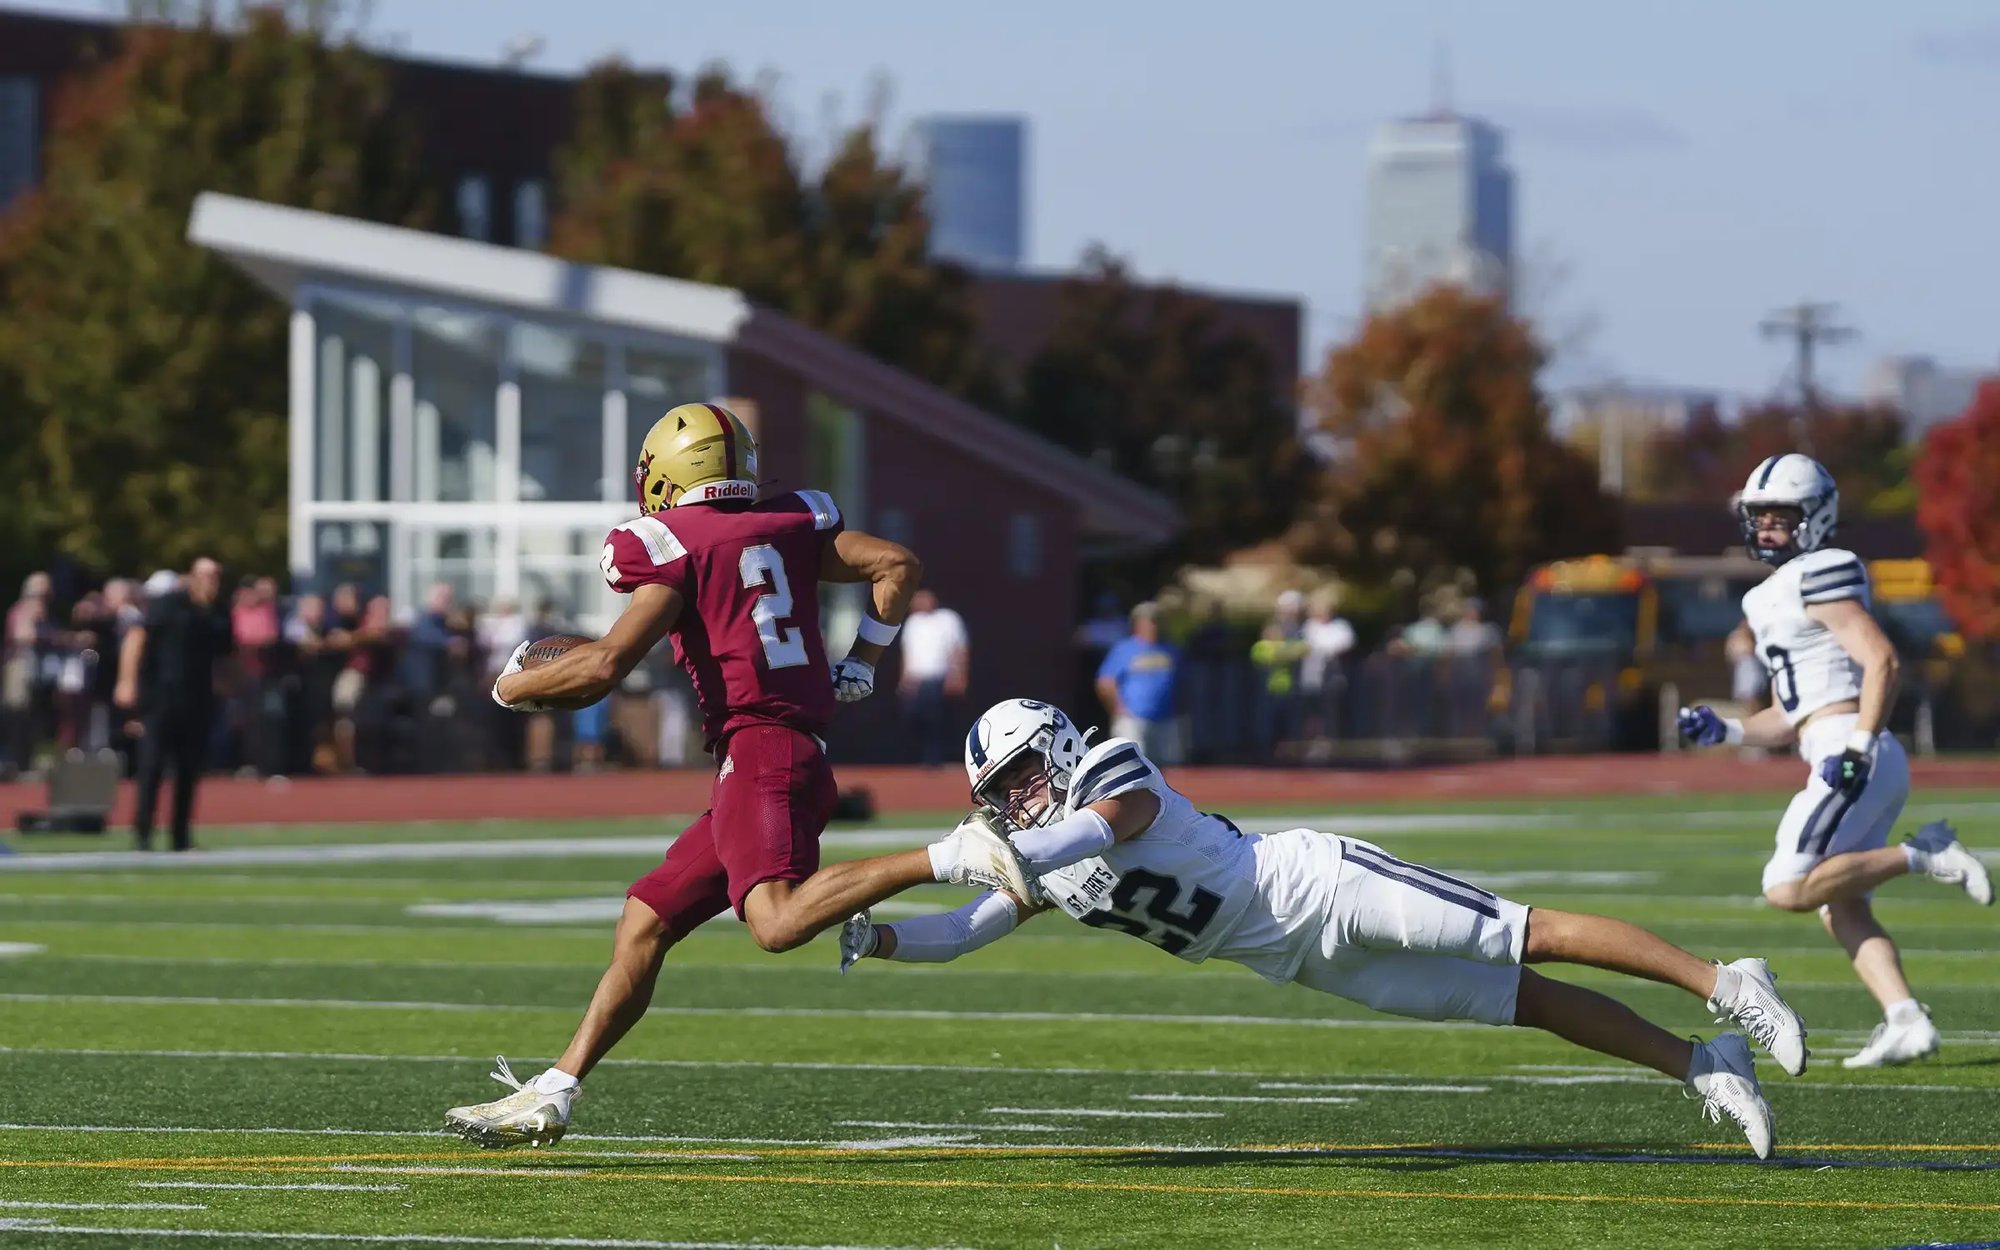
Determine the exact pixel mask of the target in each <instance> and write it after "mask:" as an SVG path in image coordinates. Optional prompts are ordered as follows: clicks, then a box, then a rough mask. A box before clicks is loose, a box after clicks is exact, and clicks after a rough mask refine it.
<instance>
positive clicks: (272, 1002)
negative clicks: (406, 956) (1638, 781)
mask: <svg viewBox="0 0 2000 1250" xmlns="http://www.w3.org/2000/svg"><path fill="white" fill-rule="evenodd" d="M0 1002H9V1003H127V1004H134V1005H142V1006H156V1007H183V1006H192V1007H325V1008H331V1009H338V1010H360V1011H454V1012H456V1011H560V1012H564V1013H567V1014H572V1015H573V1014H575V1012H576V1008H575V1007H574V1006H569V1005H564V1006H560V1007H553V1006H547V1005H542V1004H533V1003H437V1002H420V1001H410V1000H382V1001H377V1000H375V999H365V998H222V997H219V996H216V995H187V996H180V997H175V996H170V995H164V994H0ZM648 1014H650V1015H660V1016H770V1017H778V1018H782V1019H804V1020H819V1019H829V1020H836V1019H837V1020H1020V1021H1026V1022H1036V1023H1049V1022H1054V1023H1064V1024H1073V1023H1117V1022H1124V1021H1131V1022H1137V1023H1143V1024H1227V1025H1278V1026H1291V1027H1296V1028H1306V1029H1419V1030H1427V1031H1429V1030H1453V1031H1455V1030H1460V1029H1482V1030H1483V1029H1488V1028H1491V1027H1492V1026H1491V1025H1485V1024H1475V1023H1472V1022H1470V1021H1464V1020H1342V1019H1328V1018H1324V1017H1318V1016H1234V1015H1232V1016H1224V1015H1217V1016H1189V1015H1175V1014H1173V1013H1169V1012H1147V1011H1129V1012H1128V1011H935V1010H917V1009H903V1008H888V1007H654V1008H652V1009H650V1011H649V1012H648ZM1946 1036H1947V1037H1950V1036H1953V1035H1952V1034H1946ZM1996 1036H2000V1034H1996Z"/></svg>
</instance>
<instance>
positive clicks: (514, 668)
mask: <svg viewBox="0 0 2000 1250" xmlns="http://www.w3.org/2000/svg"><path fill="white" fill-rule="evenodd" d="M530 645H531V644H530V643H529V641H528V640H527V639H525V638H523V639H522V640H521V645H520V646H518V647H515V648H514V654H513V655H511V656H509V657H507V666H506V667H505V668H503V669H501V670H500V677H511V676H513V675H514V674H515V673H518V672H520V671H521V657H522V656H524V655H526V654H528V647H529V646H530ZM500 677H495V678H494V679H493V701H494V702H495V703H498V704H499V705H500V706H501V707H504V708H506V709H507V710H508V711H510V712H546V711H548V710H549V705H548V704H546V703H541V702H538V701H536V700H534V699H522V700H520V701H519V702H517V703H509V702H507V700H505V699H503V698H501V697H500Z"/></svg>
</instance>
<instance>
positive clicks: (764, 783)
mask: <svg viewBox="0 0 2000 1250" xmlns="http://www.w3.org/2000/svg"><path fill="white" fill-rule="evenodd" d="M635 477H636V479H637V482H638V487H639V504H640V516H639V518H638V519H637V520H635V521H629V522H627V523H625V524H623V525H620V526H619V527H617V528H616V529H614V530H612V531H611V534H610V536H609V538H608V539H607V540H606V542H605V544H604V559H603V569H604V576H605V578H606V579H607V580H608V581H609V582H610V583H611V586H612V589H614V590H616V591H618V592H619V593H620V594H624V595H629V596H630V597H631V598H630V602H629V603H628V604H627V606H626V608H625V611H624V612H623V613H622V614H621V615H620V616H619V618H618V620H617V622H616V623H615V624H613V625H612V627H611V630H610V632H609V633H607V634H606V635H605V636H604V637H603V638H601V639H598V640H597V641H595V642H589V643H583V644H579V645H577V646H575V647H572V648H571V649H569V650H568V651H565V652H564V653H562V654H561V655H560V656H558V657H557V658H555V659H553V660H551V661H549V662H547V663H545V664H541V665H539V666H537V667H535V668H529V669H524V668H523V667H522V663H521V661H522V654H523V652H525V651H526V649H527V647H528V646H529V644H528V643H525V642H524V643H523V644H522V645H521V647H520V648H519V649H518V650H516V652H515V653H514V657H513V658H512V659H511V660H510V661H509V662H508V664H507V666H506V669H505V671H504V672H502V674H501V676H500V678H499V680H498V681H497V682H495V683H494V687H493V698H494V700H495V701H496V702H498V703H500V704H501V706H503V707H508V708H512V709H515V710H517V711H541V710H546V709H555V708H574V707H581V706H584V705H586V704H589V703H593V702H595V701H597V700H598V699H601V698H603V697H604V696H605V695H607V694H609V693H610V692H611V691H612V690H613V689H615V688H616V687H617V685H618V683H619V682H620V681H622V680H623V679H624V677H625V675H626V674H627V673H629V672H631V671H632V669H633V667H634V666H636V665H637V664H638V663H639V661H640V660H642V659H643V658H645V656H646V654H647V653H648V652H650V651H651V650H652V649H653V648H654V647H655V646H656V645H658V644H659V642H660V641H661V640H662V639H665V638H667V637H669V636H671V637H672V638H673V640H674V653H675V658H676V659H678V660H679V662H680V664H681V667H682V668H684V669H685V670H686V671H687V673H688V675H689V677H691V678H692V679H693V681H694V689H695V696H696V699H697V701H698V702H699V704H700V707H701V715H702V730H703V735H704V737H705V738H706V740H707V745H708V749H709V751H710V752H711V753H712V754H714V755H715V757H716V760H717V763H718V768H717V770H716V779H715V787H714V790H713V791H712V794H711V798H710V806H709V810H708V811H706V812H703V813H702V814H701V816H700V817H699V818H698V819H697V820H696V821H695V822H694V823H693V824H692V825H690V826H688V828H687V829H686V831H685V832H683V833H682V834H681V836H680V837H679V838H678V839H676V840H675V842H674V844H673V846H672V847H671V848H670V849H669V850H668V852H667V856H666V859H665V860H664V861H663V862H662V863H661V864H660V866H659V867H658V868H655V869H654V870H653V871H652V872H649V873H647V874H646V875H645V876H643V877H641V878H639V880H637V881H635V882H634V883H633V884H632V887H631V888H630V889H629V890H627V891H626V899H625V910H624V913H623V914H622V915H621V917H620V918H619V922H618V932H617V937H616V941H615V943H614V948H613V955H612V961H611V966H610V968H608V969H607V970H606V971H605V973H604V976H603V978H602V979H601V980H600V981H599V983H598V987H597V993H596V994H595V996H593V998H592V999H591V1002H590V1006H589V1008H588V1009H586V1011H585V1012H584V1017H583V1021H582V1023H581V1024H580V1025H578V1026H577V1030H576V1034H575V1036H574V1038H573V1039H572V1040H571V1041H570V1044H569V1048H568V1049H567V1050H565V1051H564V1052H563V1055H562V1057H561V1058H560V1059H559V1060H557V1061H556V1065H555V1066H554V1067H552V1068H550V1069H548V1070H547V1071H545V1072H543V1073H541V1074H540V1075H539V1076H537V1077H535V1078H533V1079H532V1080H529V1081H527V1082H520V1081H516V1080H515V1079H514V1077H513V1074H512V1072H511V1071H510V1070H509V1069H508V1067H507V1064H506V1061H505V1060H504V1059H502V1060H500V1063H499V1070H498V1071H497V1072H495V1073H494V1075H495V1077H496V1078H497V1079H499V1080H501V1081H502V1082H504V1083H506V1084H509V1085H512V1086H513V1087H514V1089H515V1092H514V1093H513V1094H510V1095H508V1096H507V1097H504V1098H501V1099H498V1100H496V1101H494V1102H490V1103H483V1104H479V1105H476V1106H467V1107H458V1108H454V1109H453V1110H452V1111H451V1112H449V1113H448V1114H447V1115H446V1118H445V1123H446V1127H447V1128H449V1129H451V1130H452V1131H454V1132H456V1133H458V1134H459V1135H460V1136H463V1137H465V1138H467V1139H468V1140H471V1141H475V1142H478V1143H479V1144H480V1145H484V1146H495V1147H497V1146H512V1145H520V1144H526V1143H533V1144H546V1143H548V1142H553V1141H555V1140H557V1139H559V1138H560V1137H561V1136H562V1135H563V1132H564V1130H565V1128H566V1126H567V1125H568V1122H569V1109H570V1103H571V1101H572V1100H573V1099H574V1098H575V1096H576V1093H577V1091H578V1089H579V1082H580V1081H581V1080H582V1078H583V1077H584V1076H586V1075H588V1073H589V1072H590V1070H591V1068H592V1067H593V1066H595V1065H596V1063H597V1061H598V1060H599V1059H601V1058H603V1057H604V1054H605V1053H606V1052H607V1051H609V1050H610V1049H611V1047H612V1046H613V1045H615V1044H616V1043H617V1042H618V1039H619V1038H621V1037H623V1036H624V1035H625V1033H626V1031H627V1030H629V1029H630V1028H631V1027H632V1026H633V1025H634V1024H636V1023H637V1022H638V1020H639V1018H640V1017H641V1016H643V1015H644V1014H645V1012H646V1008H647V1006H648V1004H649V1003H650V1002H651V1000H652V994H653V985H654V983H655V981H656V980H657V979H658V977H659V972H660V964H661V961H662V960H663V959H664V958H665V956H666V953H667V951H668V949H669V948H671V947H672V946H673V945H674V943H676V942H678V941H680V940H681V939H682V938H684V937H686V936H687V935H688V934H689V933H691V932H693V931H694V929H695V928H696V927H697V926H699V925H701V924H703V923H705V922H706V921H708V920H710V919H712V918H714V917H715V916H716V915H718V914H719V913H721V911H722V910H723V909H724V908H725V907H733V908H734V909H735V910H736V913H737V914H738V915H739V916H741V917H742V918H743V920H744V921H745V922H746V923H747V924H748V925H749V928H750V934H751V936H752V937H753V938H754V939H755V940H756V942H757V944H758V945H759V946H761V947H763V948H764V949H766V950H770V951H782V950H789V949H791V948H792V947H794V946H798V945H800V944H801V943H803V942H805V941H806V940H808V939H809V938H811V937H812V936H813V935H814V934H815V933H818V932H820V931H821V930H823V929H826V928H830V927H832V926H833V925H836V924H839V923H841V922H843V921H845V920H846V919H847V917H849V916H850V915H852V914H854V913H855V912H857V911H860V910H862V909H864V908H866V907H868V906H870V905H871V904H873V903H876V902H880V901H881V900H882V899H885V898H887V897H888V896H889V895H891V894H893V893H895V892H897V891H898V890H901V889H904V888H907V887H908V886H910V885H913V884H917V883H919V882H923V881H931V880H938V879H952V880H957V881H958V882H959V883H960V884H967V883H971V884H985V885H994V886H995V887H996V888H1007V886H1009V885H1012V884H1019V885H1020V886H1021V887H1022V888H1023V889H1025V888H1026V882H1025V877H1023V876H1022V873H1021V869H1020V866H1019V862H1018V860H1017V859H1016V858H1015V857H1014V855H1013V852H1012V851H1011V849H1009V848H1008V847H1007V845H1006V843H1005V842H1004V841H1002V840H1001V839H1000V838H999V837H998V836H997V835H995V834H993V833H992V832H991V831H990V830H988V829H986V828H985V827H984V826H981V825H979V824H978V823H977V822H970V823H969V824H968V825H965V826H961V827H960V829H958V830H956V831H954V832H953V834H952V835H951V838H949V839H947V841H948V842H951V843H952V844H953V845H952V848H951V851H950V853H949V854H942V855H938V856H935V857H934V856H933V855H932V854H931V852H930V851H929V850H928V849H919V850H915V851H910V852H906V853H904V854H901V855H891V856H878V857H875V858H873V859H869V860H866V861H853V862H851V863H839V864H833V865H830V866H829V867H827V868H826V869H824V870H821V869H820V867H819V837H820V834H821V833H822V832H823V831H824V830H825V828H826V824H827V821H828V820H829V819H830V818H831V816H832V814H833V803H834V799H835V797H836V791H835V787H834V780H833V771H832V769H831V768H830V767H829V766H828V764H827V760H826V745H825V742H824V741H823V740H822V738H821V735H822V734H823V733H824V732H825V731H826V727H827V722H828V721H829V720H830V719H832V716H833V707H834V703H835V702H836V701H838V702H843V703H851V702H854V701H856V700H859V699H864V698H866V697H868V695H869V694H870V693H872V692H873V690H874V687H875V664H876V662H877V661H878V660H880V659H881V656H882V653H883V651H884V650H885V649H886V648H887V647H888V645H889V643H890V642H891V641H892V640H893V639H894V638H895V636H896V630H897V628H898V627H899V626H900V625H901V623H902V620H903V616H904V614H905V613H906V612H907V611H908V610H909V604H910V597H911V596H912V595H913V594H915V593H916V589H917V581H918V577H919V575H920V573H921V568H920V566H919V565H918V563H917V558H916V557H915V556H914V555H912V554H911V553H910V552H909V551H908V550H907V549H905V548H903V547H901V546H898V545H897V544H895V543H892V542H888V541H886V540H884V539H880V538H876V537H874V536H872V535H869V534H864V533H862V532H860V531H858V530H850V529H847V528H846V527H845V525H844V524H843V523H842V520H841V516H840V509H839V508H838V507H837V506H835V504H834V502H833V499H832V498H831V497H830V496H828V495H826V494H825V493H824V492H821V491H816V490H801V491H793V492H790V493H787V494H782V495H774V496H772V497H770V498H760V491H759V489H758V475H757V443H756V440H755V439H754V438H753V437H752V436H751V434H750V431H749V430H748V429H747V428H745V427H744V425H743V422H742V421H741V420H739V419H738V418H737V416H736V415H735V414H734V413H732V412H730V411H729V410H728V409H726V408H723V407H721V406H719V405H716V404H683V405H681V406H680V407H678V408H675V409H673V410H672V411H671V412H669V413H667V415H666V416H664V417H662V418H661V419H660V420H659V421H658V422H656V423H655V424H654V426H653V428H652V431H651V432H650V433H648V434H647V436H646V440H645V443H644V445H643V447H642V449H641V452H640V457H639V464H638V469H637V471H636V473H635ZM821 582H850V583H851V582H866V583H868V585H869V587H870V591H871V596H870V598H871V602H870V604H869V608H868V611H867V612H866V613H864V615H863V616H862V619H861V625H860V629H859V631H858V637H857V638H856V640H855V643H854V646H853V647H852V648H851V649H850V650H849V652H848V654H847V657H846V658H845V659H843V660H841V661H840V662H839V663H838V664H835V665H833V666H832V668H831V674H830V679H829V668H828V663H827V655H826V644H825V641H824V640H823V639H822V638H821V636H820V605H819V583H821ZM938 865H944V867H938ZM968 865H971V866H970V867H968ZM940 874H942V875H940Z"/></svg>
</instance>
